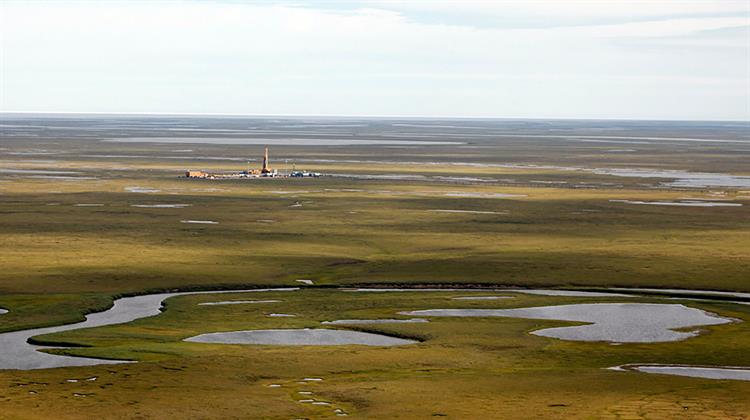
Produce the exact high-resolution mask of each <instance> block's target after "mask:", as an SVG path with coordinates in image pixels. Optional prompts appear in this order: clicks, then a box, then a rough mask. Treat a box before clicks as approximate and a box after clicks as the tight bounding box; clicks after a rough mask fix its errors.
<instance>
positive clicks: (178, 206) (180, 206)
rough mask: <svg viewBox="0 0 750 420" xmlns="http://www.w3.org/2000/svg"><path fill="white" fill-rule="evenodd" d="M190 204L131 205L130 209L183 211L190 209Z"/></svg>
mask: <svg viewBox="0 0 750 420" xmlns="http://www.w3.org/2000/svg"><path fill="white" fill-rule="evenodd" d="M190 206H192V204H131V205H130V207H139V208H142V209H183V208H185V207H190Z"/></svg>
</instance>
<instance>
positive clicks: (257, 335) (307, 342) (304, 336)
mask: <svg viewBox="0 0 750 420" xmlns="http://www.w3.org/2000/svg"><path fill="white" fill-rule="evenodd" d="M185 341H190V342H195V343H221V344H265V345H277V346H342V345H363V346H402V345H406V344H415V343H417V341H414V340H405V339H403V338H396V337H389V336H386V335H380V334H372V333H365V332H359V331H346V330H328V329H301V330H250V331H233V332H219V333H209V334H201V335H197V336H195V337H190V338H187V339H185ZM305 380H306V381H310V380H313V379H307V378H306V379H305Z"/></svg>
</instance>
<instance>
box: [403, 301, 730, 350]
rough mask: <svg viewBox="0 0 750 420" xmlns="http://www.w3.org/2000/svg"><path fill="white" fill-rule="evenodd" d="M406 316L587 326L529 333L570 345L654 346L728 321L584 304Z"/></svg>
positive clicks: (695, 312)
mask: <svg viewBox="0 0 750 420" xmlns="http://www.w3.org/2000/svg"><path fill="white" fill-rule="evenodd" d="M400 314H401V315H410V316H424V317H430V316H436V317H509V318H528V319H550V320H558V321H572V322H587V323H590V324H587V325H579V326H573V327H558V328H545V329H541V330H537V331H534V332H532V334H534V335H539V336H543V337H551V338H559V339H562V340H573V341H610V342H615V343H656V342H665V341H678V340H684V339H686V338H690V337H695V336H696V335H698V332H697V331H691V332H681V331H674V329H676V328H686V327H696V326H704V325H719V324H726V323H729V322H732V321H733V320H732V319H729V318H723V317H720V316H718V315H714V314H710V313H708V312H704V311H702V310H700V309H695V308H689V307H687V306H684V305H676V304H659V303H588V304H578V305H560V306H541V307H534V308H518V309H428V310H419V311H408V312H400Z"/></svg>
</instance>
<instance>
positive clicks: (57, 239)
mask: <svg viewBox="0 0 750 420" xmlns="http://www.w3.org/2000/svg"><path fill="white" fill-rule="evenodd" d="M225 123H226V124H230V122H227V121H222V124H225ZM238 124H239V123H238ZM222 127H223V125H222ZM154 130H155V129H154ZM69 133H70V131H58V132H55V131H51V132H48V133H47V134H40V135H39V137H35V138H14V137H13V136H9V137H4V138H3V140H2V141H3V143H2V144H1V145H0V146H2V147H0V241H2V242H1V243H2V252H0V308H4V309H8V310H9V312H8V313H6V314H2V315H0V332H4V331H12V330H18V329H24V328H31V327H37V326H46V325H56V324H63V323H70V322H74V321H79V320H82V319H83V317H84V315H85V314H86V313H89V312H92V311H99V310H103V309H105V308H107V307H109V306H110V305H111V304H112V301H113V299H114V298H116V297H119V296H123V295H132V294H141V293H147V292H150V291H164V290H178V289H179V290H189V289H221V288H240V287H269V286H270V287H279V286H286V287H288V286H300V284H299V283H297V282H296V281H295V280H298V279H310V280H313V281H314V282H315V288H314V289H306V290H303V291H300V292H289V293H263V294H260V293H253V294H252V296H250V297H249V298H251V299H256V298H263V299H266V298H268V299H271V298H279V299H282V300H283V301H284V302H282V303H279V304H274V305H278V307H277V306H273V307H272V306H261V305H231V306H198V305H197V303H199V302H205V301H211V300H224V299H242V298H248V295H231V297H230V296H229V295H216V296H211V295H196V296H189V297H187V296H185V297H179V298H174V299H171V300H169V301H168V305H167V309H166V311H165V312H164V313H163V314H161V315H160V316H157V317H153V318H147V319H142V320H138V321H135V322H132V323H129V324H125V325H118V326H111V327H102V328H97V329H92V330H80V331H71V332H67V333H62V334H57V335H52V336H46V337H37V340H48V341H49V342H54V343H57V342H64V343H70V344H76V345H80V346H85V347H76V348H74V349H68V350H59V349H58V350H53V351H57V352H60V351H62V352H66V353H71V354H76V355H86V356H93V357H103V358H121V359H128V360H136V361H138V363H133V364H122V365H110V366H97V367H85V368H62V369H49V370H39V371H0V418H3V419H5V418H10V419H36V418H39V419H46V418H50V417H58V418H149V419H150V418H243V419H244V418H274V419H275V418H279V419H291V418H325V417H335V416H336V414H337V413H336V412H335V411H334V410H336V409H340V410H342V412H345V413H347V414H348V415H349V416H350V417H354V418H409V419H411V418H433V417H440V416H448V417H450V418H469V419H477V418H535V417H536V418H592V419H598V418H621V419H626V418H740V419H741V418H747V415H748V414H747V413H749V412H750V403H749V400H748V398H747V397H746V395H749V394H750V392H749V391H750V385H748V383H747V382H740V381H712V380H703V379H694V378H680V377H671V376H663V375H648V374H640V373H634V372H613V371H609V370H606V369H605V368H607V367H610V366H615V365H619V364H622V363H649V362H650V363H684V364H698V365H734V366H749V365H750V359H749V358H748V355H750V335H749V334H748V323H747V322H746V321H748V320H749V319H748V317H749V316H750V313H749V310H750V306H748V305H739V304H732V303H719V302H704V301H671V300H670V301H667V302H671V303H674V302H682V303H685V304H687V305H689V306H691V307H696V308H701V309H705V310H708V311H712V312H717V313H719V314H721V315H724V316H729V317H733V318H736V319H738V320H741V321H745V322H738V323H732V324H727V325H721V326H716V327H710V328H706V329H705V330H706V331H705V334H703V335H701V336H699V337H697V338H693V339H689V340H686V341H683V342H677V343H664V344H639V345H622V346H613V345H609V344H605V343H579V342H566V341H561V340H555V339H549V338H543V337H537V336H533V335H530V334H528V333H529V332H530V331H533V330H535V329H539V328H543V327H547V326H552V325H564V324H563V323H559V322H553V321H538V320H520V319H505V318H496V319H478V318H472V319H447V318H440V319H434V320H432V322H430V323H429V324H404V325H379V326H377V327H376V326H368V327H366V328H365V327H359V328H360V329H365V330H367V331H376V332H382V333H386V334H391V335H396V336H404V337H413V338H416V339H419V340H420V343H419V344H416V345H411V346H404V347H394V348H366V347H360V346H344V347H304V348H296V347H295V348H289V347H268V346H236V345H210V344H197V343H186V342H183V341H182V340H183V339H184V338H186V337H189V336H192V335H196V334H200V333H206V332H216V331H230V330H239V329H254V328H286V327H316V326H319V325H320V324H319V322H320V321H323V320H328V319H340V318H367V317H393V316H394V314H395V313H396V312H398V311H400V310H414V309H421V308H438V307H488V308H489V307H492V308H495V307H497V308H501V307H523V306H536V305H550V304H564V303H576V302H594V301H596V302H599V301H601V302H605V301H609V302H613V301H621V300H622V299H614V298H609V299H600V298H596V299H592V298H586V299H583V298H564V297H541V296H525V295H515V298H514V299H508V300H499V301H485V302H481V301H452V300H450V299H449V298H450V297H453V296H457V295H459V294H460V293H458V292H435V293H426V292H424V293H416V292H409V293H382V294H369V293H367V294H365V293H362V294H356V293H349V292H342V291H338V290H335V289H334V288H335V287H341V286H354V285H357V286H375V285H391V286H407V287H409V286H425V285H432V286H433V287H435V286H449V285H459V286H461V285H464V286H467V287H468V286H471V287H481V286H498V287H499V286H528V287H578V288H606V287H613V286H624V287H638V286H640V287H656V288H659V287H663V288H687V289H711V290H724V291H744V292H750V275H749V273H750V252H748V250H750V192H748V191H746V190H743V189H741V188H694V189H679V188H667V187H665V186H664V185H663V184H661V182H667V181H669V179H654V178H624V177H614V176H611V175H606V174H602V173H596V172H593V171H591V170H590V169H591V168H597V167H610V168H632V167H639V168H664V169H686V170H691V171H704V172H727V173H731V174H733V175H744V176H747V175H750V168H748V166H747V162H748V156H749V153H750V152H748V150H746V148H745V146H744V145H741V144H733V145H731V147H729V146H724V145H716V144H707V143H684V144H683V143H679V144H678V143H675V144H672V143H669V144H666V143H665V144H657V143H653V144H638V145H636V146H627V147H629V148H630V147H632V149H623V150H626V151H625V152H616V153H615V152H612V151H611V150H612V149H615V148H619V147H621V145H613V144H606V143H572V144H569V143H566V144H558V143H554V142H546V140H545V141H544V142H543V141H541V140H533V139H523V138H519V139H505V140H503V143H502V144H500V143H498V144H495V143H489V142H484V143H482V142H473V143H471V142H469V143H468V146H467V147H465V148H462V147H454V146H450V147H448V146H435V147H432V148H425V147H420V148H402V149H398V148H393V149H387V148H378V147H328V148H322V149H321V148H312V147H298V146H293V147H292V146H287V147H279V148H272V162H273V164H274V165H276V164H277V163H278V165H279V166H278V167H280V168H282V169H283V168H288V167H290V166H291V163H288V162H285V163H283V164H282V163H281V161H274V160H273V159H274V158H275V156H276V154H278V155H283V156H287V157H290V158H292V159H298V161H297V166H298V167H302V168H304V169H307V170H311V171H319V172H324V173H326V174H331V175H335V174H338V175H343V174H352V175H359V176H362V175H367V176H372V175H377V176H383V175H385V176H392V175H399V176H404V175H406V176H409V177H410V178H409V179H406V180H403V179H396V178H393V177H391V178H387V177H386V178H380V179H357V178H344V177H336V176H324V177H321V178H316V179H257V180H243V181H239V180H236V181H209V180H192V179H185V178H181V177H180V175H182V173H183V171H184V170H186V169H206V170H214V171H237V170H241V169H244V167H245V163H244V162H242V161H241V159H240V160H239V161H238V160H237V157H242V158H244V157H246V156H257V155H258V154H259V153H260V150H261V149H260V147H258V146H226V145H206V144H202V145H198V144H188V145H184V144H182V145H181V144H148V143H145V144H142V143H133V144H124V143H123V144H120V143H108V142H100V141H98V139H96V138H95V139H87V138H84V137H75V136H70V135H69ZM366 134H367V133H365V134H363V136H364V135H366ZM635 134H639V135H653V134H651V133H649V132H643V133H640V132H639V133H635ZM660 135H661V134H660ZM674 135H675V136H683V137H691V136H692V137H697V136H707V135H709V134H707V133H702V132H699V133H692V132H689V131H686V132H676V133H675V134H674ZM521 137H522V136H521ZM445 139H446V140H451V139H450V138H445ZM453 140H461V141H463V140H465V139H460V138H458V139H453ZM182 149H189V150H191V151H192V152H190V153H191V154H192V155H202V156H206V157H207V158H196V159H193V160H188V159H186V160H181V159H180V157H181V155H180V153H183V154H184V156H190V155H191V154H185V153H187V152H184V150H182ZM636 149H637V150H636ZM730 149H731V150H730ZM615 150H617V149H615ZM627 150H632V151H627ZM35 153H37V154H35ZM217 156H218V157H219V158H216V159H212V157H217ZM222 156H224V157H229V158H232V159H235V160H227V159H225V158H221V157H222ZM305 159H307V160H305ZM311 160H313V161H311ZM462 162H463V163H462ZM495 162H502V163H505V164H508V165H506V166H486V165H485V164H488V163H489V164H493V163H495ZM252 164H253V165H257V162H255V163H252ZM483 165H484V166H483ZM513 165H516V166H513ZM534 165H536V166H534ZM540 165H541V166H540ZM568 167H577V168H587V169H586V170H582V169H570V168H568ZM8 170H10V171H18V170H23V171H28V170H32V171H38V170H55V171H68V172H75V174H74V175H73V178H74V179H66V178H65V176H64V175H63V178H56V177H55V176H54V175H53V176H52V177H48V176H47V175H45V174H41V175H40V174H36V173H28V172H3V171H8ZM439 177H453V178H439ZM132 187H141V188H145V189H146V190H145V191H150V192H132V191H133V189H132ZM683 199H703V200H713V201H716V200H725V201H730V202H732V203H738V204H742V206H736V207H677V206H674V207H673V206H651V205H635V204H628V203H623V202H618V201H613V200H641V201H657V200H683ZM169 204H187V205H189V206H187V207H184V208H153V207H138V206H143V205H146V206H148V205H169ZM82 205H83V206H82ZM446 210H447V211H446ZM457 211H458V212H457ZM190 220H193V221H196V220H197V221H214V222H217V223H216V224H194V223H183V221H190ZM320 286H322V287H321V288H318V287H320ZM325 287H327V288H325ZM217 296H219V297H218V298H217ZM632 300H634V299H633V298H627V301H632ZM635 301H643V302H665V300H664V299H662V298H657V297H650V298H646V297H643V298H637V299H635ZM271 308H273V309H271ZM271 310H273V311H274V312H283V313H294V314H297V315H298V317H296V318H268V317H265V316H264V314H265V313H267V312H268V311H271ZM0 351H2V349H0ZM91 377H96V378H97V379H96V380H94V381H86V380H85V379H87V378H91ZM304 377H322V378H323V379H324V380H323V381H320V382H308V383H305V384H300V383H298V382H300V380H301V379H302V378H304ZM68 379H77V380H78V381H77V382H68ZM270 384H279V385H282V386H281V387H269V386H268V385H270ZM299 391H303V392H306V391H312V392H314V393H315V394H314V395H315V398H316V399H320V400H323V401H326V402H330V403H331V405H315V406H313V405H310V404H304V403H299V402H298V400H299V399H304V398H303V397H304V396H305V395H306V394H298V392H299ZM338 414H341V412H339V413H338Z"/></svg>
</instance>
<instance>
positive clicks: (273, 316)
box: [266, 313, 297, 318]
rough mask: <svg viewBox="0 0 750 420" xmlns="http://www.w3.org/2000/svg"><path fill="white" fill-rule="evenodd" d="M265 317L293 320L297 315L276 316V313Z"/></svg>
mask: <svg viewBox="0 0 750 420" xmlns="http://www.w3.org/2000/svg"><path fill="white" fill-rule="evenodd" d="M266 316H270V317H271V318H294V317H296V316H297V315H292V314H276V313H273V314H268V315H266Z"/></svg>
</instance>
